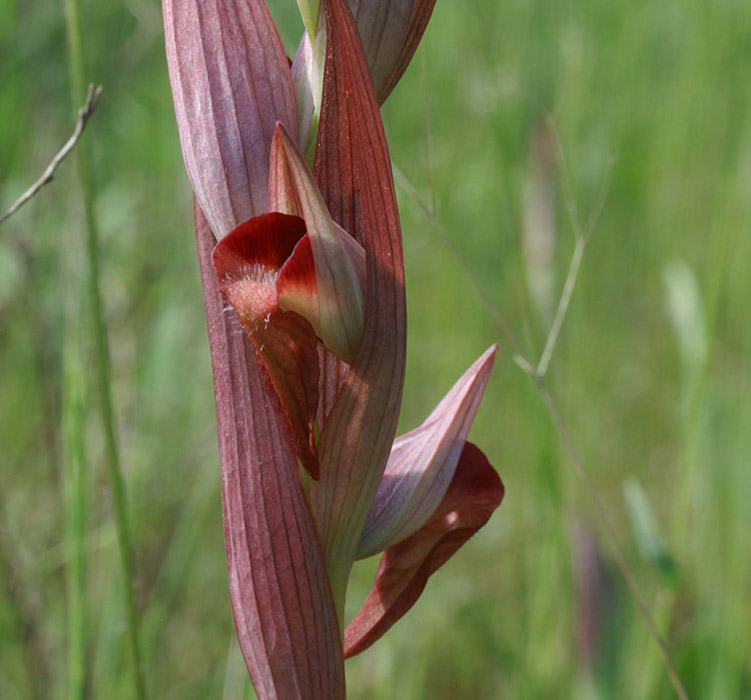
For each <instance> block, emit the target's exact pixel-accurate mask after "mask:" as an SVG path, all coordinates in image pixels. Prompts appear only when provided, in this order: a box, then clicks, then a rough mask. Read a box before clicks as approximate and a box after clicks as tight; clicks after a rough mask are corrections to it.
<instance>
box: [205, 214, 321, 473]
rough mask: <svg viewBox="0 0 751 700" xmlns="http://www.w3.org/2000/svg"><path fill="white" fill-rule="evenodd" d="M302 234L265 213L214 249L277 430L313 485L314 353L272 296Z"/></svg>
mask: <svg viewBox="0 0 751 700" xmlns="http://www.w3.org/2000/svg"><path fill="white" fill-rule="evenodd" d="M304 234H305V224H304V222H303V221H302V219H298V218H297V217H295V216H287V215H285V214H279V213H276V212H275V213H271V214H263V215H262V216H257V217H255V218H253V219H250V220H249V221H246V222H245V223H243V224H241V225H240V226H238V227H237V228H236V229H235V230H234V231H232V233H230V234H229V235H228V236H226V237H225V238H223V239H222V240H221V241H220V242H219V244H218V245H217V246H216V248H215V249H214V253H213V256H212V257H213V262H214V267H215V269H216V273H217V278H218V280H219V288H220V289H221V291H222V294H224V296H225V297H227V299H228V300H229V302H230V304H232V306H233V307H234V309H235V311H236V312H237V315H238V316H239V318H240V321H241V323H242V324H243V328H244V329H245V331H246V332H247V333H248V335H249V336H250V338H251V340H252V341H253V344H254V345H255V346H256V349H257V350H258V357H259V359H260V360H261V361H262V362H263V364H264V366H265V369H266V372H265V373H263V374H264V376H266V377H267V379H268V382H267V383H268V388H269V389H270V390H271V391H273V392H276V394H277V395H278V397H279V401H278V402H275V405H276V407H277V410H278V411H279V412H280V413H281V415H280V418H281V419H282V429H283V430H284V433H285V436H286V437H287V438H288V439H289V441H290V443H291V444H292V446H293V448H294V450H295V454H297V456H298V457H299V458H300V461H301V462H302V463H303V466H304V467H305V469H306V470H307V471H308V473H309V474H310V476H311V477H312V478H313V479H317V478H318V475H319V467H318V457H317V455H316V450H315V441H314V433H313V431H314V426H315V419H316V410H317V407H318V371H319V370H318V348H317V341H316V337H315V333H314V332H313V329H312V328H311V326H310V324H309V323H308V322H307V321H306V320H305V319H303V318H302V317H300V316H298V315H297V314H295V313H282V312H281V311H280V310H279V304H278V300H277V293H276V279H277V275H278V274H279V269H280V267H281V266H282V265H283V264H284V262H285V260H286V259H287V258H288V257H289V256H290V254H291V253H292V251H293V249H294V248H295V245H296V244H297V243H298V242H299V241H300V239H301V237H302V236H303V235H304Z"/></svg>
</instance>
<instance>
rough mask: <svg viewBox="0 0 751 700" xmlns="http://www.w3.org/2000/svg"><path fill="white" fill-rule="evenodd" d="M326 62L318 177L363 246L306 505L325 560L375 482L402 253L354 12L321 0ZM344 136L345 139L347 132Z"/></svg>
mask: <svg viewBox="0 0 751 700" xmlns="http://www.w3.org/2000/svg"><path fill="white" fill-rule="evenodd" d="M324 2H325V4H324V9H325V12H326V31H327V47H326V68H325V79H324V94H323V103H322V110H321V123H320V128H319V132H318V146H317V149H316V159H317V160H316V165H315V173H316V179H317V181H318V183H319V185H320V188H321V191H322V194H323V196H324V199H325V200H326V204H327V206H328V208H329V211H330V212H331V214H332V216H333V218H334V220H335V221H336V222H337V223H338V224H339V225H340V226H342V228H344V229H345V230H346V231H350V232H351V233H354V234H355V238H356V239H357V240H358V241H359V242H360V243H361V244H362V246H363V247H364V248H365V252H366V262H367V286H366V295H365V296H366V306H365V328H364V331H363V339H362V342H361V343H360V347H359V350H358V353H357V355H356V357H355V360H354V362H353V364H352V367H351V369H350V371H349V373H348V374H347V376H346V379H345V381H344V385H343V387H342V388H341V390H340V391H339V394H338V397H337V399H336V402H335V403H334V406H333V407H332V409H331V412H330V413H329V415H328V418H327V419H326V422H325V423H324V425H323V427H322V429H321V437H320V440H319V458H320V460H321V465H322V469H321V481H319V482H317V483H316V484H311V490H310V495H311V505H312V507H313V512H314V516H315V519H316V523H317V524H318V530H319V533H320V537H321V541H322V543H323V546H324V551H325V552H326V556H327V558H328V560H329V561H335V562H343V561H345V562H346V561H350V562H351V561H352V559H353V557H354V553H355V551H356V549H357V543H358V540H359V537H360V532H361V531H362V526H363V524H364V522H365V518H366V516H367V512H368V508H369V506H370V503H371V502H372V500H373V497H374V495H375V492H376V489H377V488H378V484H379V482H380V480H381V476H382V474H383V470H384V468H385V466H386V460H387V459H388V456H389V451H390V449H391V443H392V442H393V439H394V434H395V432H396V424H397V420H398V415H399V405H400V403H401V395H402V387H403V384H404V366H405V354H406V305H405V297H404V259H403V254H402V241H401V231H400V228H399V212H398V210H397V206H396V197H395V194H394V183H393V179H392V174H391V161H390V159H389V154H388V148H387V146H386V139H385V137H384V133H383V124H382V123H381V115H380V110H379V108H378V102H377V100H376V96H375V92H374V90H373V84H372V82H371V79H370V74H369V71H368V66H367V63H366V60H365V55H364V53H363V49H362V45H361V43H360V38H359V36H358V34H357V28H356V27H355V24H354V20H353V18H352V14H351V12H350V11H349V8H348V7H347V5H346V4H345V3H344V0H324ZM342 135H347V137H346V138H344V137H343V136H342Z"/></svg>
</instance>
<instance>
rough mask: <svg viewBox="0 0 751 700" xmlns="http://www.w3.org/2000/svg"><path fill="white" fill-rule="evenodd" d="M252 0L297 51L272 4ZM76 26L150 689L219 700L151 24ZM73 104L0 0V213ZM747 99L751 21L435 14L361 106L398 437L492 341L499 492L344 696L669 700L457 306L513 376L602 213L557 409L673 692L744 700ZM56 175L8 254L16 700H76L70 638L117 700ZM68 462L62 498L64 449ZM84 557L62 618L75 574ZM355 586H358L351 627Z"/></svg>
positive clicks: (183, 286) (186, 219)
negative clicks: (97, 92) (76, 617)
mask: <svg viewBox="0 0 751 700" xmlns="http://www.w3.org/2000/svg"><path fill="white" fill-rule="evenodd" d="M269 4H270V6H271V8H272V12H273V13H274V14H275V17H276V18H277V20H278V21H279V25H280V32H281V34H282V38H283V40H284V42H285V46H286V47H287V49H288V51H289V52H290V53H291V52H293V49H294V46H295V44H296V40H297V37H298V36H299V34H300V32H301V24H300V22H299V19H298V17H297V10H296V6H295V3H294V2H293V0H269ZM81 14H82V24H83V44H84V53H85V60H86V65H87V69H86V76H87V80H91V81H93V82H96V83H101V84H102V85H103V86H104V93H103V95H102V98H101V104H100V106H99V109H98V111H97V113H96V114H95V115H94V117H93V119H92V121H91V123H90V125H89V127H88V128H87V131H86V132H85V134H84V142H85V143H84V142H82V145H84V146H85V147H86V148H88V153H89V155H90V156H91V160H92V168H93V182H94V189H95V214H96V219H97V222H98V224H99V229H100V236H101V251H100V252H101V267H102V293H103V298H104V303H105V308H106V314H105V318H106V322H107V324H108V331H109V341H110V348H111V355H112V386H111V388H112V395H113V398H114V402H115V416H116V426H117V435H118V439H119V446H120V451H121V458H122V463H123V469H124V474H125V481H126V486H127V496H128V512H129V515H130V521H131V529H132V535H133V550H134V568H135V576H134V587H135V594H136V599H137V603H138V607H139V615H140V618H141V624H142V643H143V654H144V664H145V675H146V679H147V684H148V688H149V691H150V696H151V697H153V698H164V699H165V700H166V699H168V698H169V699H173V698H174V699H177V698H179V699H181V700H183V699H192V698H224V699H227V700H240V699H241V698H248V697H252V691H251V690H250V685H249V683H248V682H247V680H246V674H245V670H244V666H243V663H242V659H241V657H240V654H239V650H238V648H237V645H236V643H235V641H234V630H233V625H232V618H231V612H230V606H229V597H228V592H227V581H226V570H225V556H224V544H223V537H222V524H221V506H220V497H219V467H218V456H217V448H216V433H215V419H214V402H213V392H212V385H211V370H210V364H209V355H208V345H207V340H206V332H205V326H204V315H203V302H202V296H201V291H200V284H199V277H198V268H197V261H196V255H195V244H194V239H193V233H192V231H193V229H192V210H191V197H190V188H189V185H188V183H187V178H186V177H185V174H184V170H183V165H182V159H181V155H180V149H179V142H178V137H177V129H176V125H175V120H174V113H173V108H172V100H171V96H170V92H169V85H168V80H167V70H166V64H165V58H164V46H163V40H162V29H161V10H160V4H159V2H157V1H156V0H124V1H123V2H112V1H110V0H107V1H105V0H82V7H81ZM68 74H69V68H68V58H67V50H66V31H65V20H64V6H63V2H62V0H59V2H41V1H40V0H33V1H31V2H22V1H21V0H0V75H2V80H0V209H2V210H4V209H5V208H6V207H8V206H10V204H11V203H12V202H13V201H14V200H15V198H16V197H17V196H18V195H19V194H20V193H21V192H22V191H23V190H25V189H26V187H28V185H29V184H31V182H32V181H33V180H35V179H36V178H37V177H38V175H39V174H40V173H41V172H42V170H43V169H44V167H45V166H46V165H47V163H48V162H49V160H50V158H51V156H52V155H53V154H54V153H55V152H56V151H57V150H58V149H59V147H60V146H61V145H62V143H63V142H64V141H65V139H67V138H68V136H69V134H70V132H71V130H72V128H73V124H74V121H75V109H76V108H77V107H78V106H79V105H74V104H73V103H72V101H71V97H70V95H71V87H70V82H69V77H68ZM750 87H751V4H749V3H748V2H744V1H742V0H718V1H717V2H713V3H709V2H705V0H663V2H648V1H647V0H635V1H634V0H631V1H628V2H627V1H626V0H610V1H609V2H602V1H598V0H579V1H578V2H556V1H555V0H530V1H529V2H511V1H510V0H501V2H497V1H496V0H465V1H464V2H456V1H452V0H438V4H437V8H436V11H435V14H434V17H433V20H432V22H431V25H430V27H429V28H428V32H427V34H426V38H425V40H424V43H423V45H422V47H421V49H420V51H419V52H418V54H417V56H416V57H415V60H414V62H413V64H412V66H411V67H410V69H409V71H408V72H407V74H406V76H405V78H404V80H403V81H402V83H401V84H400V86H399V87H398V88H397V90H396V92H395V93H394V95H393V96H392V97H391V98H390V99H389V101H388V103H387V104H386V106H385V108H384V120H385V125H386V130H387V135H388V137H389V141H390V149H391V154H392V157H393V160H394V164H395V165H396V166H397V167H398V169H399V171H400V173H401V174H402V177H400V178H398V179H397V182H398V183H400V184H398V188H397V189H398V195H399V201H400V209H401V214H402V223H403V229H404V245H405V253H406V271H407V284H408V288H407V289H408V306H409V332H410V336H409V343H408V353H409V354H408V365H407V381H406V388H405V402H404V409H403V415H402V422H401V426H402V429H404V430H406V429H409V428H411V427H413V426H415V425H416V424H417V423H419V422H420V421H421V420H422V419H423V417H424V416H425V415H426V414H427V413H428V412H429V411H430V410H431V408H432V407H433V406H434V404H435V402H436V401H437V400H438V399H439V398H440V397H441V396H442V395H443V393H444V392H445V391H446V390H447V389H448V388H449V387H450V386H451V385H452V384H453V382H454V381H455V379H456V378H458V377H459V375H460V374H461V373H462V372H463V371H464V369H465V368H466V367H467V366H468V365H469V364H470V363H471V362H472V361H473V360H474V359H475V358H476V357H477V356H478V355H479V354H480V353H481V352H482V351H483V350H484V349H485V348H486V347H487V346H488V345H490V344H491V343H493V342H496V341H498V342H500V343H501V354H500V355H499V360H498V362H497V364H496V369H495V372H494V376H493V378H492V380H491V384H490V386H489V389H488V393H487V396H486V399H485V402H484V404H483V406H482V408H481V410H480V414H479V416H478V419H477V422H476V424H475V426H474V428H473V431H472V434H471V439H472V440H473V441H474V442H476V443H478V444H480V445H482V446H483V448H484V449H485V450H486V452H487V454H488V455H489V457H490V458H491V461H492V462H493V464H494V465H495V466H496V467H497V469H498V471H499V473H500V474H501V476H502V478H503V480H504V482H505V484H506V489H507V493H506V499H505V501H504V503H503V505H502V506H501V508H500V510H499V511H498V512H497V514H496V515H495V516H494V517H493V519H492V520H491V521H490V523H489V524H488V525H487V526H486V527H485V529H484V530H482V531H481V532H480V533H479V534H478V536H477V537H475V538H474V539H473V540H471V541H470V542H469V543H468V545H466V546H465V547H464V548H463V549H462V550H461V551H460V552H459V553H458V554H457V555H456V556H455V557H454V558H453V559H452V560H451V561H450V562H449V563H448V564H447V565H446V566H445V567H444V568H443V569H442V570H441V571H440V572H439V573H438V574H436V576H435V577H434V578H432V579H431V581H430V582H429V584H428V587H427V589H426V592H425V593H424V595H423V597H422V598H421V599H420V601H419V602H418V604H417V605H416V606H415V608H414V609H413V610H412V611H411V612H410V613H409V614H408V615H407V617H406V618H404V619H403V620H402V621H401V622H400V623H399V624H398V625H397V626H396V627H394V628H393V629H392V630H391V631H390V632H389V633H388V634H387V635H386V636H385V637H384V638H383V639H382V640H381V641H380V642H378V644H377V645H376V646H374V647H373V648H372V649H370V650H369V651H367V652H366V653H364V654H363V655H362V656H360V657H358V658H356V659H354V660H353V661H350V662H348V666H347V681H348V689H349V696H350V697H351V698H353V699H365V698H368V699H373V700H376V699H379V700H380V699H384V700H385V699H387V698H397V699H399V700H402V699H404V700H410V699H412V698H415V699H418V698H441V699H442V698H446V699H448V698H469V699H474V698H532V699H534V698H540V699H547V698H584V699H587V698H614V699H623V700H634V699H640V698H645V699H646V698H649V699H657V698H670V697H674V695H673V691H672V690H671V686H670V683H669V680H668V676H667V673H666V671H665V668H664V666H663V664H662V662H661V660H660V656H659V653H658V651H657V647H656V645H655V644H654V642H653V640H652V639H651V638H650V635H649V631H648V628H647V625H646V623H645V620H644V618H643V616H642V615H641V613H640V612H639V609H638V606H637V605H636V603H635V600H634V598H633V596H632V595H631V593H630V591H629V589H628V587H627V585H626V582H625V580H624V577H623V575H622V574H621V572H620V571H619V569H618V567H617V565H616V562H615V558H614V553H613V549H612V547H611V542H610V540H609V539H608V536H607V534H606V530H605V528H604V527H603V523H602V520H601V518H599V517H598V515H597V510H596V509H595V508H594V507H593V504H592V501H591V499H590V498H589V496H588V492H587V488H586V486H585V484H584V482H583V481H582V480H581V479H580V478H579V476H578V475H577V472H576V470H575V468H574V466H573V464H572V460H571V458H570V454H569V451H568V450H567V449H566V446H565V445H564V443H563V442H562V440H561V438H560V436H559V435H558V433H557V432H556V430H555V427H554V425H553V423H552V422H551V418H550V415H549V413H548V411H547V409H546V407H545V404H544V403H543V401H542V399H541V397H540V395H539V393H538V392H537V390H536V388H535V385H534V383H533V382H532V381H531V380H530V378H529V377H528V376H527V375H525V374H524V372H523V371H522V370H521V369H520V368H519V367H518V366H517V364H516V363H515V362H514V352H513V350H512V348H511V347H509V344H508V342H506V340H505V339H504V336H503V334H502V332H501V329H500V328H499V326H498V325H497V323H496V321H495V320H494V317H493V314H492V313H491V311H490V310H489V308H488V305H487V304H486V303H485V302H484V301H483V298H482V295H481V293H480V292H479V291H478V287H479V288H481V289H482V290H484V294H485V295H486V297H487V299H488V300H489V301H490V302H492V304H493V305H494V306H495V307H496V308H497V309H498V310H500V312H501V313H502V315H503V316H504V318H505V319H506V321H507V322H508V324H509V326H510V327H511V329H512V330H513V333H514V334H515V335H516V337H517V338H518V339H519V342H520V344H521V347H522V350H523V352H524V354H525V355H526V356H527V357H528V358H530V360H532V361H534V362H535V363H536V362H537V360H538V359H539V358H540V355H541V353H542V350H543V347H544V344H545V339H546V336H547V333H548V329H549V326H550V323H551V320H552V316H553V313H554V311H555V307H556V304H557V302H558V298H559V297H560V294H561V290H562V288H563V285H564V281H565V278H566V272H567V269H568V266H569V262H570V260H571V256H572V254H573V252H574V245H575V235H576V225H575V224H574V220H575V219H578V220H579V221H580V222H581V223H580V225H581V226H583V225H584V222H586V220H587V219H588V217H589V216H590V213H591V212H592V211H593V210H595V209H596V207H597V204H598V198H599V197H600V194H601V193H604V197H605V198H604V203H603V206H602V211H601V214H600V216H599V218H598V219H597V221H596V225H595V226H594V228H593V230H592V235H591V238H590V239H589V244H588V246H587V247H586V250H585V252H584V256H583V260H582V264H581V269H580V273H579V277H578V281H577V285H576V288H575V290H574V292H573V296H572V298H571V303H570V308H569V312H568V315H567V317H566V319H565V323H564V325H563V328H562V330H561V334H560V339H559V343H558V345H557V347H556V349H555V352H554V354H553V356H552V358H551V361H550V366H549V370H548V382H549V386H550V392H551V394H552V396H553V397H554V399H555V401H556V403H557V405H558V407H559V409H560V412H561V415H562V418H563V421H564V422H565V424H566V426H567V428H568V430H569V432H570V435H571V439H572V441H573V443H574V444H575V446H576V449H577V450H578V452H579V454H580V455H581V459H582V461H583V463H584V466H585V467H586V469H587V471H588V473H589V475H590V477H591V481H592V484H593V485H594V488H595V490H596V492H597V494H598V496H599V498H600V499H601V500H602V502H603V504H604V506H605V509H606V512H607V515H608V520H609V521H610V522H611V523H612V525H613V529H614V537H615V539H616V540H617V542H618V544H619V545H620V547H621V548H622V549H623V551H624V553H625V557H626V560H627V562H628V566H629V567H630V570H631V571H632V573H633V576H634V578H635V579H636V581H637V582H638V584H639V586H640V587H641V589H642V590H643V592H644V596H645V599H646V601H647V605H648V607H649V609H650V610H651V612H652V614H653V615H654V618H655V619H656V622H657V624H658V626H659V627H660V629H661V631H662V633H663V635H664V637H665V639H666V642H667V646H668V648H669V650H670V653H671V655H672V658H673V662H674V664H675V668H676V670H677V672H678V675H679V676H680V678H681V679H682V681H683V683H684V685H685V687H686V690H687V693H688V695H689V696H690V697H691V698H711V699H713V700H735V699H737V698H751V593H750V592H751V536H750V535H751V509H750V508H749V502H751V306H750V304H751V108H750V106H751V105H750V104H749V100H750V98H751V90H750V89H749V88H750ZM75 160H76V158H75V157H71V158H70V159H69V160H67V161H66V162H65V163H64V164H63V166H62V167H61V169H60V170H59V171H58V175H57V177H56V179H55V181H54V182H53V183H52V184H51V185H50V186H49V187H47V188H45V189H44V190H43V191H42V193H41V194H39V195H38V196H37V197H36V198H35V199H34V200H33V201H32V202H31V203H30V204H29V205H27V206H26V207H25V208H24V209H23V210H22V211H21V212H20V213H19V214H17V215H16V216H14V217H13V218H11V219H9V220H8V221H7V222H6V223H4V224H3V225H2V226H0V697H2V698H3V699H4V700H5V699H7V700H14V699H16V698H40V699H46V698H58V697H63V696H66V694H67V688H68V680H67V679H68V669H69V668H70V667H71V666H72V665H73V662H74V661H75V659H73V660H72V659H71V656H72V655H71V653H70V652H71V650H72V649H74V648H75V645H74V644H72V640H71V635H75V634H79V635H82V637H79V638H82V639H83V644H84V645H85V646H82V645H81V644H79V645H78V648H79V649H80V648H84V649H85V655H84V658H82V659H80V660H79V665H80V667H82V668H85V674H86V675H85V687H86V689H87V692H88V696H89V697H92V698H107V699H110V698H113V699H118V698H132V697H134V691H133V683H132V671H131V663H130V652H129V648H128V645H127V636H126V612H125V607H124V603H123V584H122V578H121V575H120V563H119V558H118V549H117V538H116V530H115V525H114V519H113V518H114V515H113V513H114V511H113V501H112V498H111V491H110V488H109V483H110V482H109V478H108V474H107V469H106V465H105V461H106V460H105V456H106V454H105V452H106V444H105V442H104V439H103V431H102V423H101V421H100V418H99V412H98V408H97V406H98V400H97V393H96V384H95V373H94V371H93V360H92V355H93V350H94V344H93V337H94V335H93V331H92V330H91V325H90V322H89V320H87V319H88V318H89V316H88V313H87V309H88V307H86V306H84V305H83V304H82V303H81V301H80V299H79V297H80V293H81V292H82V289H83V288H82V280H83V279H84V278H85V271H86V259H85V255H84V212H83V208H82V197H81V189H80V184H79V180H78V177H77V169H76V162H75ZM413 188H414V191H413ZM415 192H416V193H418V194H417V195H416V194H415ZM567 202H568V206H567ZM423 204H426V205H427V207H428V209H429V210H430V211H428V212H427V213H426V212H425V210H424V207H423V206H422V205H423ZM572 210H573V212H574V216H572ZM452 246H453V248H452ZM457 255H458V259H457ZM468 273H469V274H468ZM76 329H78V330H79V331H81V332H82V334H83V336H84V338H85V342H84V343H83V347H82V348H80V351H81V353H82V354H81V356H80V357H78V356H77V355H76V344H75V342H69V341H70V339H71V337H73V338H75V337H76V335H75V331H76ZM64 348H67V350H66V351H65V352H64ZM71 348H72V349H71ZM81 370H83V371H82V372H81ZM66 373H67V374H66ZM64 376H65V377H67V379H65V380H64ZM63 387H67V389H66V390H65V391H63ZM70 387H73V389H72V390H71V389H70ZM77 392H78V393H77ZM63 431H67V432H65V434H64V432H63ZM76 435H78V436H79V437H78V443H76V442H75V440H73V443H72V444H73V446H74V447H75V445H76V444H79V446H81V445H82V446H83V447H85V449H82V450H79V451H78V452H75V451H74V454H73V457H75V454H78V455H79V456H80V455H83V456H84V458H85V459H84V462H83V464H84V465H85V469H84V470H83V471H82V472H76V470H75V469H71V463H72V462H71V453H68V454H67V455H66V454H65V451H64V449H63V446H64V445H68V449H69V450H70V445H71V439H70V438H71V436H72V437H75V436H76ZM64 438H65V439H64ZM84 453H85V454H84ZM76 479H78V480H76ZM76 484H78V486H79V487H80V488H78V489H77V488H76ZM84 495H85V499H82V496H84ZM76 509H78V510H76ZM76 514H79V515H80V516H82V517H79V518H78V519H76ZM66 523H67V525H66ZM75 532H77V533H78V534H79V536H80V537H79V542H80V543H81V544H82V547H81V548H79V549H78V550H76V549H75V547H72V546H70V545H69V544H68V545H66V537H69V536H70V534H71V533H75ZM66 533H68V535H66ZM81 562H85V570H86V579H85V582H84V584H83V585H84V586H85V587H84V589H83V590H81V591H80V592H81V593H82V595H81V596H80V598H79V599H77V600H78V603H76V602H75V600H74V601H73V602H71V599H70V598H69V597H67V596H69V593H68V592H66V580H67V581H75V580H79V581H80V579H76V577H75V572H76V565H77V563H78V564H79V565H80V563H81ZM375 563H376V562H375V561H368V562H365V563H363V564H362V566H359V567H358V568H357V569H356V570H355V574H354V577H353V580H352V584H351V588H350V597H349V600H348V611H349V612H350V613H352V614H353V613H354V612H355V611H356V609H357V607H358V604H359V602H360V601H361V600H362V599H363V597H364V596H365V594H366V592H367V590H368V588H369V586H370V582H371V577H372V574H373V571H374V568H375ZM79 573H80V569H79ZM76 604H80V605H81V606H82V607H83V611H84V615H83V617H81V618H80V619H81V620H83V626H81V627H79V628H76V629H77V631H76V630H72V628H71V626H70V625H69V624H68V623H67V622H66V620H67V619H69V618H68V612H69V611H70V610H71V605H76ZM70 697H73V696H72V695H71V696H70Z"/></svg>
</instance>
